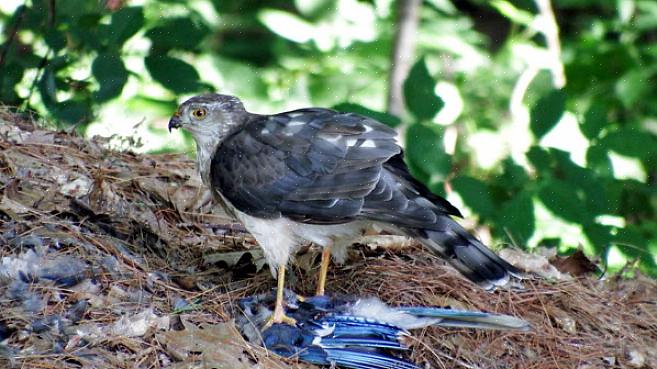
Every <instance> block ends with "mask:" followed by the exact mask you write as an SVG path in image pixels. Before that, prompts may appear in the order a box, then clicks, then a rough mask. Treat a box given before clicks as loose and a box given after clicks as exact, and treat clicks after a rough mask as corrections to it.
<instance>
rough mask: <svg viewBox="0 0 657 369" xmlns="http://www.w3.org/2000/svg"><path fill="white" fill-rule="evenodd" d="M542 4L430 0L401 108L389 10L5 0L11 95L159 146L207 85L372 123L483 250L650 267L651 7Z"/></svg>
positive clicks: (51, 113) (263, 107) (167, 145)
mask: <svg viewBox="0 0 657 369" xmlns="http://www.w3.org/2000/svg"><path fill="white" fill-rule="evenodd" d="M545 4H549V1H546V0H508V1H507V0H494V1H484V0H467V1H465V0H464V1H456V0H454V1H450V0H426V1H423V2H422V3H421V5H420V9H419V10H420V11H419V25H418V29H417V32H416V33H415V37H414V41H415V42H416V46H415V52H414V55H415V56H414V59H415V62H414V64H413V67H412V68H411V71H410V73H409V75H408V77H407V79H406V81H405V83H404V86H403V92H404V101H405V105H406V111H405V112H403V113H401V114H399V115H398V116H394V115H391V114H387V113H386V108H387V106H386V96H387V92H388V89H389V86H388V76H389V73H390V70H391V68H392V65H393V63H392V62H391V60H392V58H391V54H392V47H393V39H394V35H395V33H396V32H397V28H398V26H399V21H398V17H397V13H398V10H397V7H396V5H397V4H396V2H394V1H392V0H371V1H357V0H338V1H328V0H296V1H267V2H261V1H255V0H246V1H239V0H231V1H221V0H193V1H181V0H180V1H177V0H166V1H155V0H141V1H137V0H134V1H120V0H107V1H101V2H99V1H98V0H78V1H63V0H60V1H56V0H27V1H25V2H20V1H19V2H16V1H3V2H2V4H0V27H1V28H2V33H1V36H0V37H1V39H0V41H1V43H2V46H0V102H2V103H3V104H6V105H12V106H17V107H19V108H20V109H34V110H36V111H37V112H39V113H40V114H43V115H45V116H47V117H49V118H51V121H53V122H57V123H55V124H57V125H58V126H60V127H61V128H66V127H75V128H76V129H78V130H79V131H81V132H83V133H85V134H87V135H90V136H91V135H95V134H103V135H113V134H114V135H116V137H117V138H118V137H125V136H131V137H133V138H134V140H132V141H130V142H128V143H127V144H132V145H136V146H137V148H136V150H140V151H150V152H160V151H175V150H188V151H189V150H190V149H191V147H192V142H191V141H190V140H189V138H187V137H184V136H169V135H168V134H167V132H166V121H167V118H168V116H169V115H170V114H171V112H172V111H174V109H175V107H176V105H177V103H178V102H179V101H181V100H183V99H184V98H185V97H187V96H189V95H192V94H196V93H201V92H206V91H220V92H222V93H229V94H235V95H237V96H239V97H240V98H242V99H243V100H244V101H245V104H246V105H247V107H248V108H249V110H251V111H255V112H261V113H274V112H278V111H283V110H286V109H293V108H300V107H305V106H309V105H315V106H326V107H331V106H334V107H336V108H337V109H340V110H350V111H357V112H361V113H366V114H369V115H372V116H374V117H375V118H378V119H380V120H382V121H384V122H385V123H387V124H390V125H393V126H395V127H397V128H398V129H399V130H400V132H402V135H403V137H404V141H405V142H404V143H405V147H406V152H407V161H408V163H409V166H410V167H411V169H412V170H413V172H414V174H415V175H416V176H417V177H418V178H420V179H421V180H422V181H424V182H425V183H427V185H428V186H429V187H430V188H431V190H432V191H434V192H436V193H439V194H443V195H446V196H447V197H448V198H449V199H450V201H453V202H454V203H455V204H456V205H458V206H459V207H460V208H465V209H466V211H465V215H466V218H469V219H476V220H477V223H478V224H482V225H486V227H481V228H480V229H479V232H478V234H479V235H480V236H482V237H484V239H485V240H486V241H491V239H492V241H491V242H492V243H494V244H500V243H513V244H515V245H517V246H518V247H523V248H528V249H532V248H535V247H538V246H548V247H558V249H559V251H560V252H562V253H568V252H572V251H573V250H575V249H577V248H582V249H583V250H584V251H585V252H586V253H587V254H588V255H590V256H596V257H600V260H601V262H602V264H604V265H605V266H606V267H609V268H610V269H612V270H620V269H621V268H622V267H623V266H624V265H626V266H627V268H624V269H623V271H625V272H628V273H631V272H633V271H636V270H641V271H643V272H645V273H649V274H652V275H657V216H656V211H657V186H656V184H657V166H656V162H657V104H655V103H654V102H655V101H656V100H657V91H656V88H655V86H657V83H656V78H655V74H656V73H657V43H655V41H656V40H657V2H655V1H651V0H614V1H611V0H609V1H602V0H598V1H596V0H553V1H552V2H551V5H552V9H551V10H550V9H548V10H546V9H545V8H542V7H541V6H542V5H543V6H544V5H545ZM552 19H555V20H556V24H554V23H551V20H552ZM555 26H556V27H555ZM556 31H558V32H559V33H558V34H557V33H556ZM558 47H560V48H561V50H559V49H558ZM562 75H563V76H565V80H564V81H561V76H562ZM116 144H117V145H125V144H126V141H125V140H123V141H122V140H117V142H116ZM488 233H490V234H488Z"/></svg>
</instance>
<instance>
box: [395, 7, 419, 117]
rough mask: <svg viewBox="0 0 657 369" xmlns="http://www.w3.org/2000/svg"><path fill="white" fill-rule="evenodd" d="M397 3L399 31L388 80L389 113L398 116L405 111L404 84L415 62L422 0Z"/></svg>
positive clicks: (396, 34) (396, 36)
mask: <svg viewBox="0 0 657 369" xmlns="http://www.w3.org/2000/svg"><path fill="white" fill-rule="evenodd" d="M397 4H398V9H397V32H396V33H395V40H394V45H393V50H392V63H391V64H392V66H391V70H390V79H389V80H388V113H390V114H393V115H397V116H398V115H401V113H402V112H403V111H404V100H403V97H404V96H403V84H404V80H405V79H406V76H407V75H408V71H409V70H410V69H411V64H412V63H413V54H414V51H415V32H416V30H417V24H418V19H419V9H420V5H421V4H422V0H399V1H398V2H397Z"/></svg>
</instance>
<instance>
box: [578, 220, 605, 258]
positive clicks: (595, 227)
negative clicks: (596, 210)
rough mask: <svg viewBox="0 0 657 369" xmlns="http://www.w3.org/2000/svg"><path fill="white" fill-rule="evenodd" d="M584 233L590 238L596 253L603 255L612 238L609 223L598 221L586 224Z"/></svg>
mask: <svg viewBox="0 0 657 369" xmlns="http://www.w3.org/2000/svg"><path fill="white" fill-rule="evenodd" d="M583 228H584V234H586V238H588V239H589V241H590V242H591V245H592V246H593V249H594V250H595V254H596V255H601V254H602V253H603V252H604V251H605V250H607V248H608V247H609V244H610V242H611V240H612V235H611V231H612V228H611V227H610V226H607V225H602V224H597V223H586V224H584V227H583Z"/></svg>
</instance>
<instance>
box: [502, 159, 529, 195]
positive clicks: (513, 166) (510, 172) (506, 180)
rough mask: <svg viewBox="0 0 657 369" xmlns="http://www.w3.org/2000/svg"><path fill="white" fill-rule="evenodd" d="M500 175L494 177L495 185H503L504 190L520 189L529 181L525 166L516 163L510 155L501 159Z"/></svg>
mask: <svg viewBox="0 0 657 369" xmlns="http://www.w3.org/2000/svg"><path fill="white" fill-rule="evenodd" d="M502 170H503V172H502V175H501V176H497V177H495V182H496V185H498V186H501V187H503V188H504V189H505V190H506V191H515V190H516V189H520V188H522V187H523V186H525V184H526V183H527V182H528V181H529V176H528V175H527V172H525V168H523V167H522V166H520V165H518V164H517V163H516V162H514V161H513V159H511V158H510V157H507V158H506V159H504V160H503V161H502Z"/></svg>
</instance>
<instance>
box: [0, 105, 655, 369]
mask: <svg viewBox="0 0 657 369" xmlns="http://www.w3.org/2000/svg"><path fill="white" fill-rule="evenodd" d="M106 144H107V140H103V139H100V138H96V139H92V140H85V139H83V138H81V137H78V136H76V135H73V134H69V133H65V132H55V131H48V130H44V129H41V128H39V127H38V125H36V124H35V123H34V122H32V121H31V120H29V119H24V118H22V117H21V116H18V115H16V114H12V113H10V112H9V111H8V110H2V109H0V246H1V247H0V308H2V310H3V314H2V316H1V317H0V367H7V368H18V367H20V368H81V367H84V368H289V367H292V368H312V367H313V366H311V365H308V364H304V363H299V362H296V361H295V360H289V359H281V358H278V357H275V356H272V355H271V354H270V353H268V352H267V351H266V350H265V349H263V348H260V347H257V346H254V345H251V344H248V343H247V342H245V341H244V339H243V338H242V337H241V336H240V335H239V333H237V330H236V328H235V326H234V323H233V320H232V317H233V316H234V314H236V313H238V312H236V309H235V305H236V304H235V302H236V300H237V299H239V298H241V297H244V296H247V295H251V294H254V293H261V292H265V291H269V290H270V289H271V288H273V287H274V286H275V281H274V280H273V279H272V278H271V275H270V274H269V268H265V267H264V258H263V257H262V252H261V251H260V249H259V248H258V247H257V245H256V243H255V241H254V240H253V238H252V237H250V236H249V234H248V233H246V232H245V230H244V229H243V228H242V227H241V226H239V225H238V224H235V222H234V220H232V219H230V218H229V217H227V216H226V215H225V214H223V213H222V212H221V211H220V210H219V209H218V208H217V207H216V206H214V204H213V203H212V199H211V196H210V194H209V193H208V191H206V190H205V189H204V188H203V187H202V186H201V184H200V181H199V179H198V175H197V173H196V170H195V167H194V163H193V160H191V159H190V158H188V157H186V156H184V155H172V154H163V155H136V154H133V153H131V152H117V151H112V150H109V149H107V148H106V146H107V145H106ZM360 243H361V245H360V246H356V247H354V248H352V249H351V250H350V255H349V261H348V263H346V264H345V265H344V266H333V267H332V268H331V269H330V272H329V281H328V289H329V291H331V292H334V293H350V294H358V295H364V296H367V295H377V296H379V297H380V298H381V299H382V300H383V301H385V302H386V303H389V304H393V305H395V304H396V305H439V306H452V307H455V308H467V309H477V310H484V311H490V312H496V313H504V314H511V315H515V316H518V317H522V318H524V319H526V320H528V321H529V322H530V323H531V324H532V327H533V330H532V331H531V332H529V333H518V332H503V333H500V332H480V331H478V332H475V331H468V330H465V329H458V330H446V329H440V328H428V329H424V330H421V331H416V332H413V333H414V335H413V337H412V342H411V345H412V350H411V351H410V356H411V357H410V358H411V359H412V360H414V361H415V362H417V363H418V364H419V365H421V366H422V367H425V368H535V369H544V368H576V369H589V368H656V367H657V283H656V282H655V281H654V280H651V279H648V278H646V277H644V276H641V275H638V276H636V277H635V278H633V279H624V278H621V277H618V276H612V277H608V278H599V277H597V276H596V275H594V274H592V273H591V271H592V270H593V269H594V268H592V267H591V265H589V263H588V260H586V259H585V258H584V259H582V257H583V255H576V256H573V257H571V258H565V259H555V257H554V256H553V255H546V254H543V255H542V254H531V255H530V254H526V253H524V252H521V251H518V250H506V251H504V253H503V255H504V256H505V257H507V258H508V259H509V260H510V261H511V262H512V263H514V264H516V265H518V266H520V267H523V268H525V269H528V270H530V271H532V272H534V273H535V274H537V275H543V276H544V278H538V277H537V278H531V279H528V280H525V281H523V283H522V284H523V286H524V288H523V289H510V290H502V291H497V292H495V293H488V292H485V291H482V290H481V289H479V288H478V287H476V286H473V285H472V284H470V283H469V282H467V281H465V280H463V279H462V278H461V277H460V276H458V274H457V273H456V272H455V271H454V270H452V269H451V268H449V267H447V266H445V265H444V263H443V262H442V261H440V260H439V259H438V258H436V257H434V256H432V255H431V254H429V253H427V252H426V251H424V250H422V249H421V248H420V247H418V245H417V244H415V243H414V242H412V241H409V240H408V239H404V238H399V237H397V238H395V237H394V236H392V237H391V236H385V235H384V236H374V235H368V236H365V237H364V238H363V240H361V242H360ZM317 255H318V253H317V250H315V249H314V248H309V247H304V248H303V249H302V250H301V252H300V253H299V255H298V256H297V260H296V263H293V264H292V267H291V273H290V281H288V283H291V284H290V285H289V286H290V287H293V288H294V289H295V290H296V292H299V293H305V294H310V293H312V291H314V289H315V283H316V274H317V271H318V257H317Z"/></svg>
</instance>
